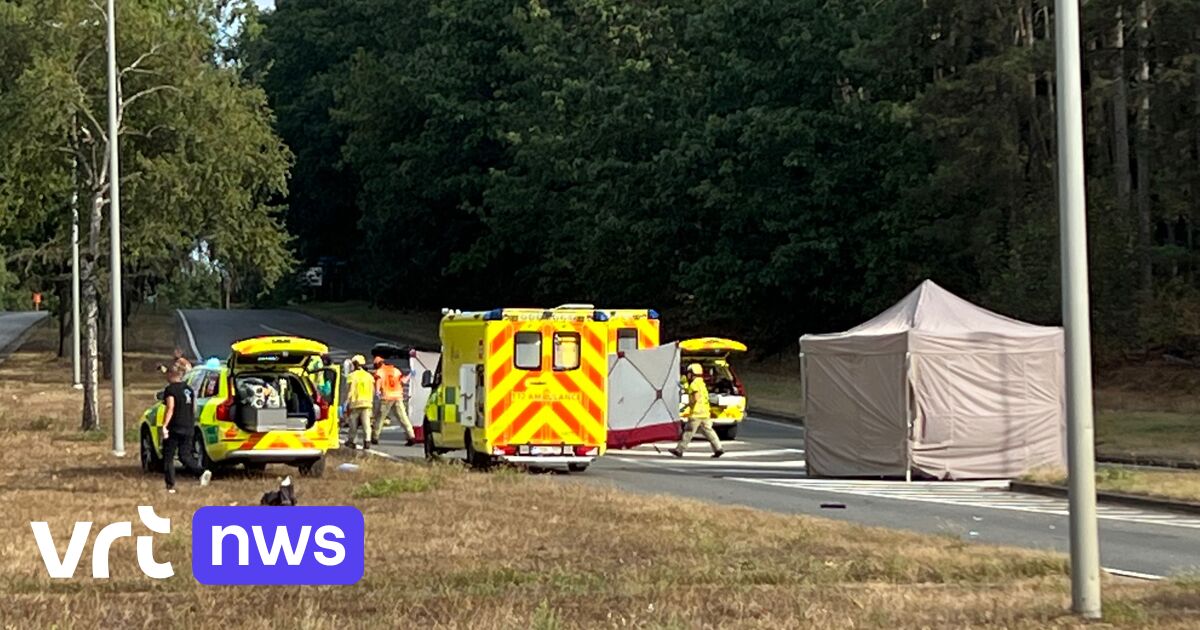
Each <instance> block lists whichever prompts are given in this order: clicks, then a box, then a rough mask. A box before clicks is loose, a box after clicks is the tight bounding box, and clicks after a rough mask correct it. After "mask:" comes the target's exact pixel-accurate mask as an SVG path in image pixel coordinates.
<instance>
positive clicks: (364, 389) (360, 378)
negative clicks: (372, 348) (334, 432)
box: [346, 354, 375, 450]
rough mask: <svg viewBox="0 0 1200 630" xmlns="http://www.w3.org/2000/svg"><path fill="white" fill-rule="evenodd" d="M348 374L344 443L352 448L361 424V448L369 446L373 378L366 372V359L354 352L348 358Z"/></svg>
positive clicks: (366, 448) (373, 391)
mask: <svg viewBox="0 0 1200 630" xmlns="http://www.w3.org/2000/svg"><path fill="white" fill-rule="evenodd" d="M350 364H351V366H352V368H351V370H350V375H349V376H347V377H346V420H347V425H346V430H347V436H346V445H347V446H348V447H350V448H354V440H355V438H357V437H358V427H359V425H362V431H363V450H368V449H370V448H371V409H372V408H374V406H375V379H374V378H371V374H370V373H369V372H367V370H366V366H367V360H366V359H364V358H363V356H362V355H361V354H356V355H354V357H353V358H352V359H351V360H350Z"/></svg>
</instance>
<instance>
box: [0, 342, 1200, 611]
mask: <svg viewBox="0 0 1200 630" xmlns="http://www.w3.org/2000/svg"><path fill="white" fill-rule="evenodd" d="M143 323H144V324H145V325H146V326H147V330H150V329H151V328H152V327H153V326H156V325H157V324H156V323H155V322H149V321H148V322H143ZM47 334H48V333H47ZM46 336H47V335H41V336H40V337H38V338H35V339H33V340H32V341H31V342H30V343H29V344H27V345H26V347H25V348H24V349H23V350H22V351H21V352H19V353H18V354H17V355H15V356H14V357H13V359H12V360H11V361H10V362H8V363H6V364H5V365H3V366H0V393H2V394H3V398H0V400H3V401H4V403H5V408H4V409H5V411H4V415H3V417H0V449H2V452H4V453H7V454H9V458H8V459H9V461H10V462H12V465H9V466H6V467H4V469H3V471H2V472H0V503H2V504H3V505H4V506H5V510H4V516H3V517H2V518H0V540H4V541H5V542H4V543H3V544H2V545H0V601H2V602H4V604H3V606H0V627H59V628H75V627H78V628H91V627H97V626H110V627H147V626H151V625H160V624H161V623H162V622H163V620H164V619H170V620H171V622H170V623H179V624H181V625H182V624H184V623H186V624H187V625H189V626H197V627H210V626H212V627H237V628H249V629H256V628H276V627H296V628H338V629H342V628H358V627H439V628H458V627H462V628H466V627H470V628H483V629H488V628H513V627H537V628H598V627H605V628H629V627H638V628H641V627H656V628H692V627H702V626H708V627H755V628H796V627H812V628H843V627H855V628H886V629H889V630H893V629H896V628H927V627H941V628H960V627H978V626H993V627H1006V628H1052V627H1074V626H1076V625H1077V620H1076V619H1075V618H1073V617H1071V616H1069V615H1067V614H1065V612H1064V611H1065V610H1066V607H1067V604H1068V587H1067V579H1066V576H1065V568H1066V567H1065V562H1064V559H1063V558H1062V557H1061V556H1058V555H1053V554H1047V553H1040V552H1032V551H1022V550H1013V549H1001V548H994V547H986V546H981V545H973V544H968V543H964V542H962V541H960V540H958V539H955V538H951V537H946V536H919V535H915V534H908V533H899V532H893V531H887V530H881V529H873V528H866V527H860V526H855V525H850V524H845V523H839V522H833V521H827V520H823V519H814V518H806V517H796V516H784V515H778V514H772V513H766V512H760V511H755V510H750V509H744V508H730V507H721V506H715V505H712V504H707V503H700V502H695V501H686V500H680V499H674V498H670V497H644V496H635V495H630V494H626V493H622V492H619V491H616V490H614V489H609V488H605V487H602V486H597V485H594V484H588V485H583V484H575V483H571V482H564V481H563V480H560V479H556V478H554V477H553V476H528V475H521V474H515V473H513V472H511V471H507V472H503V473H500V474H483V473H472V472H468V471H466V470H465V469H463V468H462V467H460V466H457V465H450V464H433V465H428V464H424V463H395V462H391V461H386V460H383V459H378V458H370V457H357V456H353V455H348V454H347V455H338V454H335V455H333V456H332V457H333V460H334V461H332V462H331V464H332V465H330V466H329V467H328V472H327V473H326V477H325V478H322V479H319V480H312V479H306V478H299V479H297V494H298V497H299V500H300V502H301V503H302V504H309V505H312V504H347V503H350V504H354V505H357V506H358V507H359V509H361V510H362V511H363V513H364V516H365V518H366V523H367V532H368V534H367V557H366V566H367V570H366V576H365V577H364V579H363V580H362V581H361V582H360V583H359V584H357V585H355V586H350V587H340V588H323V587H236V588H235V587H227V588H216V587H204V586H200V585H198V584H197V583H196V582H195V581H193V580H192V579H191V577H190V576H189V573H190V571H191V568H190V563H189V553H190V552H189V549H190V536H191V532H190V522H191V518H190V517H191V514H192V512H193V511H194V510H195V509H197V508H198V507H201V506H204V505H230V504H241V505H246V504H256V503H257V501H258V498H259V496H261V494H262V493H263V492H264V491H267V490H270V489H272V488H273V487H274V486H275V485H276V483H277V481H276V477H277V476H279V475H282V474H285V473H286V472H288V469H286V468H280V467H270V468H268V469H267V474H266V475H254V474H235V473H225V474H221V475H218V477H217V479H215V480H214V482H213V484H212V485H211V486H209V487H207V488H200V487H198V486H196V485H191V484H186V485H183V486H181V490H180V492H179V494H176V495H167V494H165V493H164V492H163V489H162V481H161V479H159V478H158V477H157V476H147V475H143V474H142V473H141V472H140V471H139V469H138V467H137V461H136V458H135V457H132V456H131V457H127V458H125V459H115V458H113V457H112V456H111V454H110V453H109V452H108V448H107V445H106V444H104V443H98V442H95V441H90V440H82V441H80V440H74V439H71V436H72V435H76V432H75V430H74V427H75V426H76V425H77V422H78V419H77V415H78V402H79V401H78V397H79V394H78V392H75V391H74V390H71V389H70V387H69V386H68V385H67V378H68V377H67V371H66V370H64V369H62V368H63V366H64V364H63V363H62V362H61V361H57V360H55V359H53V357H52V356H51V355H50V353H49V352H48V347H49V341H48V340H47V339H46V338H45V337H46ZM130 337H131V338H138V339H141V340H143V343H145V342H146V340H153V339H156V337H154V336H152V335H150V334H148V333H146V332H144V331H142V330H139V331H137V334H131V335H130ZM170 340H171V335H170V334H166V335H164V336H162V337H161V339H159V341H161V343H160V344H159V345H157V346H156V347H154V348H152V349H151V350H149V351H146V354H147V358H149V357H150V356H154V357H156V358H157V355H158V354H159V353H162V352H165V351H166V350H167V349H169V348H170ZM131 363H132V361H131ZM152 365H153V362H152V361H151V363H150V367H151V368H152ZM127 382H128V383H129V385H130V387H131V394H130V400H129V403H128V406H129V408H130V414H131V416H133V415H136V413H137V410H139V409H140V406H139V405H141V404H142V403H146V402H147V399H146V398H147V395H149V399H151V400H152V394H153V391H154V390H155V389H157V388H158V386H159V383H158V377H157V375H156V374H155V373H154V372H152V371H151V369H147V370H145V371H144V372H139V373H136V374H133V373H131V374H130V375H129V377H128V379H127ZM10 401H12V402H10ZM31 409H36V410H37V412H36V415H32V414H29V413H27V412H23V411H21V410H31ZM30 415H32V417H33V419H34V420H37V419H39V418H45V420H37V422H35V423H33V424H22V423H23V422H26V420H25V418H26V417H27V416H30ZM350 459H353V460H354V462H355V463H356V464H357V465H358V468H357V469H356V470H353V471H343V470H338V468H337V464H338V463H340V462H342V461H347V460H350ZM435 480H436V481H435ZM356 494H359V496H360V497H362V496H370V497H371V498H355V495H356ZM138 505H153V506H154V507H155V510H156V511H157V513H158V514H159V515H160V516H164V517H168V518H170V519H171V520H172V524H173V526H174V530H173V532H172V533H171V534H169V535H166V536H159V537H158V538H157V539H156V542H155V554H156V558H157V559H158V560H159V561H165V560H169V561H171V562H172V563H173V564H174V568H175V573H176V575H175V577H173V578H170V579H167V580H163V581H152V580H149V579H148V578H145V577H142V576H141V573H140V571H139V570H138V568H137V564H136V559H135V557H136V555H135V553H134V551H133V545H134V543H133V541H132V540H129V539H123V540H120V541H118V542H116V543H115V545H114V547H113V553H112V561H111V570H112V575H113V577H112V579H109V580H92V579H91V578H90V577H81V576H77V577H76V578H74V579H71V580H50V579H49V578H47V577H46V575H45V571H44V568H43V567H42V564H41V561H40V559H39V556H38V552H37V549H36V546H35V544H34V542H33V537H32V535H31V533H30V528H29V524H28V523H29V522H30V521H33V520H45V521H48V522H49V524H50V528H51V531H52V532H54V533H55V534H56V535H58V536H59V537H63V536H65V533H66V532H67V531H69V529H70V527H71V524H72V523H74V522H75V521H77V520H82V519H86V520H91V521H94V522H96V523H109V522H115V521H125V520H133V521H136V507H137V506H138ZM276 509H287V508H276ZM136 527H138V526H137V525H136V524H135V528H136ZM139 533H141V532H139ZM59 543H60V548H61V546H62V544H63V539H60V540H59ZM88 566H90V563H89V562H87V559H86V558H85V559H84V561H83V562H82V563H81V565H80V567H81V570H82V571H84V572H86V570H87V567H88ZM1105 595H1106V598H1107V599H1106V610H1107V611H1109V614H1110V619H1109V621H1110V622H1113V623H1114V625H1116V626H1117V627H1130V628H1137V627H1156V628H1178V629H1183V628H1193V627H1196V626H1197V624H1198V623H1200V612H1198V611H1200V588H1198V587H1197V586H1196V585H1195V583H1189V582H1186V581H1180V582H1177V583H1167V584H1149V583H1140V582H1137V583H1131V582H1126V581H1113V580H1110V581H1109V582H1108V584H1106V592H1105ZM185 619H186V622H184V621H183V620H185Z"/></svg>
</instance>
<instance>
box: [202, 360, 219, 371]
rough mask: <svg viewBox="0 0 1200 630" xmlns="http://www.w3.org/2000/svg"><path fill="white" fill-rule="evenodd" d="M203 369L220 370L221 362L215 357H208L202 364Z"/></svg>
mask: <svg viewBox="0 0 1200 630" xmlns="http://www.w3.org/2000/svg"><path fill="white" fill-rule="evenodd" d="M204 367H205V368H206V369H209V370H219V369H221V360H220V359H218V358H217V357H209V358H208V360H207V361H205V362H204Z"/></svg>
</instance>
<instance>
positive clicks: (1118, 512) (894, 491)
mask: <svg viewBox="0 0 1200 630" xmlns="http://www.w3.org/2000/svg"><path fill="white" fill-rule="evenodd" d="M726 479H730V480H733V481H740V482H743V483H753V484H759V485H766V486H775V487H779V488H788V489H791V490H815V491H818V492H831V493H835V494H849V495H855V496H864V497H872V498H879V499H893V500H898V501H918V502H924V503H940V504H944V505H957V506H960V507H971V508H983V509H996V510H1014V511H1018V512H1030V513H1035V514H1047V515H1053V516H1066V515H1067V513H1068V512H1067V510H1068V507H1067V501H1066V500H1064V499H1057V498H1051V497H1043V496H1038V495H1027V494H1016V493H1010V492H1005V491H1003V489H1004V488H1007V484H1008V482H1007V481H983V482H974V481H971V482H961V481H960V482H954V481H925V482H911V483H905V482H903V481H861V480H840V479H786V478H780V479H756V478H751V477H726ZM1096 515H1097V517H1099V518H1102V519H1105V520H1110V521H1123V522H1129V523H1138V524H1142V525H1164V526H1170V527H1186V528H1189V529H1200V518H1195V517H1187V516H1182V515H1175V514H1170V513H1166V512H1148V511H1144V510H1138V509H1133V508H1119V507H1110V506H1106V505H1101V506H1099V507H1097V509H1096Z"/></svg>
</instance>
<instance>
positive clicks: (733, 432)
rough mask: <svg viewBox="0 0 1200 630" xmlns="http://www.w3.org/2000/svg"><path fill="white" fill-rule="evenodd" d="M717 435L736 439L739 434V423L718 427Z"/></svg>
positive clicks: (722, 437)
mask: <svg viewBox="0 0 1200 630" xmlns="http://www.w3.org/2000/svg"><path fill="white" fill-rule="evenodd" d="M716 430H717V437H719V438H721V439H722V440H736V439H737V434H738V425H736V424H731V425H728V426H723V427H716Z"/></svg>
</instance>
